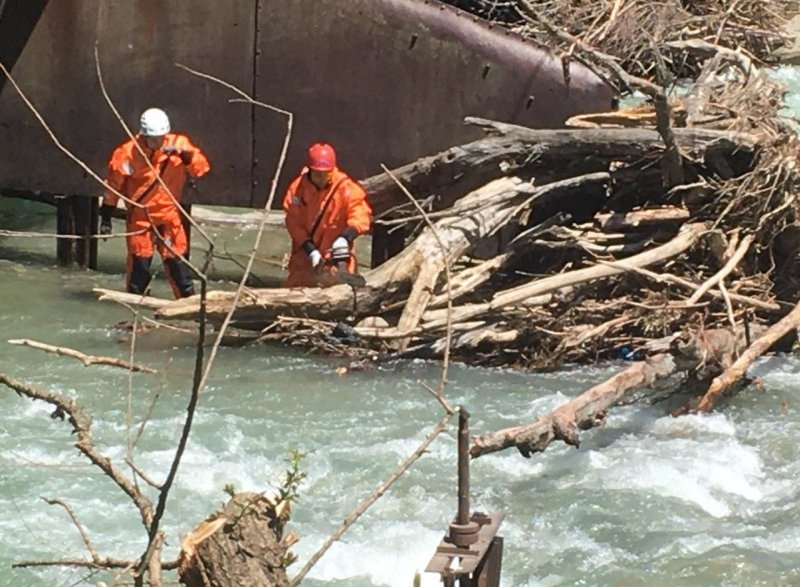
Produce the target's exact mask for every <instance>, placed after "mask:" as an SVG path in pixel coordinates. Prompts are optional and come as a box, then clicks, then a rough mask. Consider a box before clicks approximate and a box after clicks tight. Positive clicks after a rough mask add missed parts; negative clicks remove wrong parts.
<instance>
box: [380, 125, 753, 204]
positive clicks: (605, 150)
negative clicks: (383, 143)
mask: <svg viewBox="0 0 800 587" xmlns="http://www.w3.org/2000/svg"><path fill="white" fill-rule="evenodd" d="M467 120H468V122H470V123H473V124H476V125H479V126H481V127H482V128H483V129H484V130H486V131H487V132H489V133H491V134H492V136H489V137H487V138H484V139H480V140H477V141H473V142H471V143H467V144H465V145H459V146H456V147H452V148H450V149H447V150H446V151H442V152H441V153H438V154H436V155H433V156H430V157H425V158H423V159H419V160H418V161H415V162H413V163H410V164H408V165H404V166H402V167H400V168H398V169H396V170H394V171H393V172H392V173H393V175H395V176H396V177H397V179H398V180H400V182H401V183H402V184H403V185H405V186H406V187H407V188H408V190H409V191H410V192H411V193H412V194H414V195H415V196H416V197H418V198H423V197H427V196H429V195H431V194H437V195H438V198H439V200H438V202H437V207H438V208H443V207H447V206H449V205H451V204H452V202H453V201H455V200H456V199H457V198H458V197H459V196H461V195H463V194H465V193H467V192H468V191H470V190H473V189H475V188H477V187H478V186H480V185H484V184H485V183H487V182H488V181H490V180H492V179H495V178H497V177H500V176H502V175H507V174H510V173H515V172H516V171H517V170H520V169H525V170H528V171H530V172H531V173H533V174H534V175H541V174H548V175H555V176H556V177H560V178H564V177H569V176H571V175H578V174H583V173H588V172H590V171H600V170H602V169H604V168H605V167H606V166H607V165H608V164H609V163H610V162H612V161H621V162H633V161H638V160H641V159H643V158H646V157H657V156H659V155H660V154H661V153H662V152H663V150H664V143H663V142H662V140H661V137H660V136H659V134H658V132H656V131H655V130H649V129H640V128H632V129H604V128H599V129H579V130H564V129H558V130H541V129H537V130H534V129H530V128H525V127H522V126H517V125H513V124H505V123H499V122H492V121H488V120H483V119H479V118H470V119H467ZM674 133H675V138H676V140H677V143H678V146H679V147H680V150H681V152H682V154H683V155H684V157H686V158H688V159H690V160H692V161H703V160H704V159H706V158H707V157H706V156H707V155H708V156H709V157H708V160H709V161H717V160H719V159H722V160H724V159H726V158H727V157H728V156H730V155H731V154H732V153H734V152H751V151H753V150H754V149H755V148H756V145H757V144H758V140H757V138H756V137H754V136H751V135H748V134H744V133H733V132H724V131H715V130H704V129H697V128H676V129H674ZM364 188H365V189H366V190H367V193H368V194H369V198H370V202H371V204H372V206H373V210H374V212H375V215H376V216H377V217H380V216H381V215H382V214H384V213H385V212H386V211H388V210H389V209H391V208H394V207H396V206H399V205H402V204H404V203H406V201H407V200H406V196H405V195H404V194H403V192H402V190H401V189H400V188H399V187H398V185H397V184H396V183H395V181H394V180H392V179H391V178H390V177H388V176H387V175H386V174H380V175H376V176H373V177H371V178H369V179H367V180H365V181H364Z"/></svg>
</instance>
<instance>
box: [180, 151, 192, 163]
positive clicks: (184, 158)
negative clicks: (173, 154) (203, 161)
mask: <svg viewBox="0 0 800 587" xmlns="http://www.w3.org/2000/svg"><path fill="white" fill-rule="evenodd" d="M178 156H179V157H180V158H181V163H183V164H184V165H189V163H191V162H192V158H193V157H194V153H193V152H192V151H181V152H179V153H178Z"/></svg>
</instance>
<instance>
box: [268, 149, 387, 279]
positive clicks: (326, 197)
mask: <svg viewBox="0 0 800 587" xmlns="http://www.w3.org/2000/svg"><path fill="white" fill-rule="evenodd" d="M283 210H284V212H285V213H286V228H287V230H288V231H289V236H291V237H292V253H291V257H290V259H289V276H288V277H287V279H286V287H305V286H318V285H331V284H334V283H338V282H339V279H338V278H337V272H338V271H340V270H341V269H342V268H344V269H345V270H346V272H347V273H350V274H355V273H356V272H357V263H356V257H355V255H354V254H353V241H355V239H356V237H357V236H358V235H360V234H364V233H366V232H368V231H369V229H370V223H371V218H372V209H371V208H370V206H369V203H368V202H367V195H366V193H365V192H364V189H363V188H362V187H361V186H360V185H359V184H358V182H357V181H355V180H354V179H351V178H350V177H349V176H348V175H347V174H346V173H345V172H344V171H342V170H341V169H339V168H338V167H337V166H336V152H335V151H334V150H333V147H332V146H331V145H328V144H326V143H315V144H313V145H311V147H309V149H308V160H307V163H306V166H305V167H304V168H303V170H302V171H301V172H300V175H298V176H297V177H296V178H295V179H294V181H292V183H291V184H290V185H289V189H288V190H287V191H286V195H285V196H284V198H283ZM340 277H341V276H340Z"/></svg>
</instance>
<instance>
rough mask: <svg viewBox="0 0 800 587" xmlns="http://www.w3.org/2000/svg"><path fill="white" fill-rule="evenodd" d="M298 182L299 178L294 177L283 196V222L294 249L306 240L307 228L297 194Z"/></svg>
mask: <svg viewBox="0 0 800 587" xmlns="http://www.w3.org/2000/svg"><path fill="white" fill-rule="evenodd" d="M299 184H300V178H297V179H295V180H294V181H293V182H292V183H291V185H290V186H289V189H287V190H286V195H285V196H284V197H283V212H284V215H285V216H284V222H285V223H286V230H287V231H288V232H289V236H290V237H291V239H292V249H296V248H297V247H299V246H301V245H302V244H303V243H304V242H305V241H307V240H308V229H307V228H306V226H305V225H304V222H303V210H302V202H301V200H300V197H299V196H298V195H297V191H298V187H299ZM306 252H307V251H306Z"/></svg>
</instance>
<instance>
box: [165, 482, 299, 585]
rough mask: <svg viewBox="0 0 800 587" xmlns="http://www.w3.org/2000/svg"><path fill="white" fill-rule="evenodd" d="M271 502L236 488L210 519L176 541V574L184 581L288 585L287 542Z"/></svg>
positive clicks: (195, 582)
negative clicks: (178, 548) (229, 498)
mask: <svg viewBox="0 0 800 587" xmlns="http://www.w3.org/2000/svg"><path fill="white" fill-rule="evenodd" d="M276 527H277V528H282V527H283V524H282V522H281V520H280V519H279V516H278V514H277V513H276V511H275V506H274V504H273V503H272V502H271V501H270V500H269V499H267V498H266V497H264V496H263V495H260V494H257V493H237V494H236V495H235V496H234V497H233V498H232V499H231V500H230V501H229V502H228V503H227V505H226V506H225V508H224V509H223V510H222V512H219V513H218V514H217V515H216V517H215V519H214V520H213V521H206V522H203V523H202V524H201V525H200V526H199V527H198V528H196V529H195V530H194V531H193V532H191V533H190V534H189V535H188V536H187V537H186V538H185V539H184V541H183V544H182V545H181V553H180V557H179V565H180V566H179V569H178V576H179V578H180V583H181V584H182V585H186V586H187V587H241V586H242V585H247V586H248V587H284V586H285V587H288V586H289V580H288V578H287V576H286V568H285V566H286V561H287V560H288V559H287V555H288V550H289V546H290V544H288V545H287V543H286V542H284V541H282V540H281V538H282V536H281V535H280V530H279V531H278V532H277V533H276V530H275V528H276Z"/></svg>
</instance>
